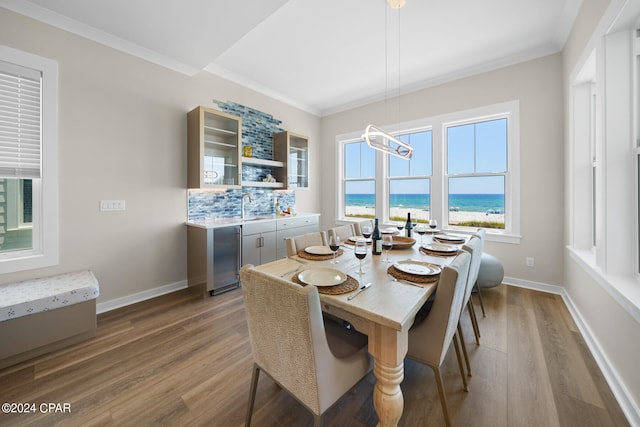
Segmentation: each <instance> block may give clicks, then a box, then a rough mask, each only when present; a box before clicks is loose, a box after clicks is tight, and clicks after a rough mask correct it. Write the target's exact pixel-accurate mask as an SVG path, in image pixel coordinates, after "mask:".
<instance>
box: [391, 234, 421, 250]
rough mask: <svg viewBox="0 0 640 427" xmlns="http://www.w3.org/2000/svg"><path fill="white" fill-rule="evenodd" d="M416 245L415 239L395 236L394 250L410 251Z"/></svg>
mask: <svg viewBox="0 0 640 427" xmlns="http://www.w3.org/2000/svg"><path fill="white" fill-rule="evenodd" d="M415 244H416V239H414V238H413V237H404V236H393V248H392V249H408V248H410V247H411V246H413V245H415Z"/></svg>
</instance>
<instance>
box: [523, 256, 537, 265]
mask: <svg viewBox="0 0 640 427" xmlns="http://www.w3.org/2000/svg"><path fill="white" fill-rule="evenodd" d="M525 263H526V264H527V267H535V266H536V260H535V259H534V258H533V257H530V256H528V257H526V258H525Z"/></svg>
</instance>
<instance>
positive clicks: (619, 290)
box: [567, 246, 640, 323]
mask: <svg viewBox="0 0 640 427" xmlns="http://www.w3.org/2000/svg"><path fill="white" fill-rule="evenodd" d="M567 250H568V251H569V256H571V259H573V260H574V261H575V262H577V263H578V265H580V267H582V268H583V269H584V271H585V272H586V273H587V274H589V276H591V277H592V278H593V279H594V280H595V281H596V282H598V284H599V285H600V286H602V288H603V289H604V290H605V291H607V293H608V294H609V295H611V297H612V298H613V299H614V300H616V302H618V304H620V305H621V306H622V307H623V308H624V309H625V311H626V312H627V313H629V315H631V317H633V318H634V319H635V320H636V322H638V323H640V283H638V279H637V278H635V277H631V276H617V275H611V274H606V273H603V272H602V270H601V269H600V268H599V267H598V266H597V265H596V264H595V257H594V255H593V252H592V251H588V250H579V249H576V248H573V247H571V246H567Z"/></svg>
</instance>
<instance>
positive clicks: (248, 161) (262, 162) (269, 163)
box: [242, 157, 284, 168]
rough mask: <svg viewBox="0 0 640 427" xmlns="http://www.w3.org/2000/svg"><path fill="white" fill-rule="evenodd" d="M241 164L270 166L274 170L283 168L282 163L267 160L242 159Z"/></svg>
mask: <svg viewBox="0 0 640 427" xmlns="http://www.w3.org/2000/svg"><path fill="white" fill-rule="evenodd" d="M242 163H243V164H245V165H256V166H271V167H274V168H281V167H283V166H284V162H279V161H276V160H267V159H256V158H255V157H243V158H242Z"/></svg>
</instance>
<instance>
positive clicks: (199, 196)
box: [187, 187, 296, 221]
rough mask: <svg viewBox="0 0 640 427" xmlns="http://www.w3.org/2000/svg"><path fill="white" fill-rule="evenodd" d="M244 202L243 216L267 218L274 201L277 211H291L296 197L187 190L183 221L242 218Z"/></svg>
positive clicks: (251, 190) (282, 193)
mask: <svg viewBox="0 0 640 427" xmlns="http://www.w3.org/2000/svg"><path fill="white" fill-rule="evenodd" d="M243 194H247V195H250V196H251V201H249V197H248V196H244V197H245V200H244V203H245V216H246V217H247V218H250V217H256V216H267V215H273V214H275V213H276V211H275V204H276V199H277V200H278V202H279V205H280V209H281V210H286V209H287V208H291V209H295V205H296V194H295V192H294V191H293V190H288V191H282V190H278V191H274V190H271V189H263V188H252V187H247V188H243V189H242V190H238V189H233V190H226V191H224V192H220V191H211V190H187V220H188V221H201V220H208V219H209V220H210V219H224V218H240V217H241V216H242V197H243Z"/></svg>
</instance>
